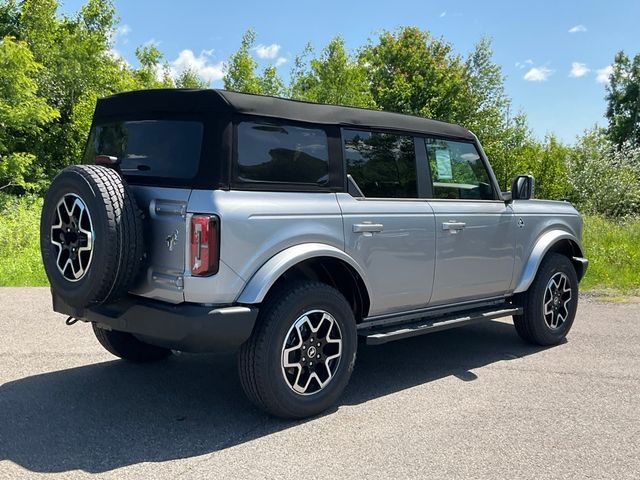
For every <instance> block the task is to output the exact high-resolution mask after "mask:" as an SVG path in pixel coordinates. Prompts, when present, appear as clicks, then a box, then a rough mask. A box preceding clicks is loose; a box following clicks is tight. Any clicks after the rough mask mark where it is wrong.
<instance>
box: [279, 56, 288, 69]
mask: <svg viewBox="0 0 640 480" xmlns="http://www.w3.org/2000/svg"><path fill="white" fill-rule="evenodd" d="M285 63H287V59H286V58H284V57H278V59H277V60H276V68H278V67H280V66H282V65H284V64H285Z"/></svg>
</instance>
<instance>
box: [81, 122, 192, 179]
mask: <svg viewBox="0 0 640 480" xmlns="http://www.w3.org/2000/svg"><path fill="white" fill-rule="evenodd" d="M202 130H203V128H202V124H201V123H200V122H193V121H174V120H140V121H126V122H115V123H107V124H104V125H98V126H95V127H93V129H92V130H91V134H90V136H89V142H88V144H87V148H86V150H85V163H94V161H95V158H96V156H97V155H110V156H113V157H117V158H118V159H119V160H120V170H121V171H122V173H123V174H125V175H148V176H153V177H167V178H191V177H194V176H195V174H196V172H197V171H198V166H199V163H200V149H201V147H202Z"/></svg>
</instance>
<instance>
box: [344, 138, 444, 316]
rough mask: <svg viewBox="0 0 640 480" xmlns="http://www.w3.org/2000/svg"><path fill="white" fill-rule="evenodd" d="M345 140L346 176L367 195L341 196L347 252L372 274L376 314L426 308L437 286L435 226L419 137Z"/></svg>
mask: <svg viewBox="0 0 640 480" xmlns="http://www.w3.org/2000/svg"><path fill="white" fill-rule="evenodd" d="M342 141H343V152H344V158H345V163H346V173H347V174H349V175H351V176H352V177H353V179H354V180H355V182H356V184H357V185H358V187H359V188H360V190H361V191H362V193H363V194H364V196H363V197H361V196H358V195H357V194H356V196H353V195H351V194H349V193H338V194H337V197H338V203H339V205H340V208H341V210H342V215H343V219H344V235H345V250H346V252H347V253H348V254H349V255H351V256H352V257H353V258H354V259H355V260H356V261H357V262H358V263H359V264H360V265H361V266H362V267H363V268H364V269H365V270H366V274H367V278H368V280H369V283H370V285H371V288H372V292H371V308H370V315H381V314H386V313H393V312H398V311H406V310H411V309H414V308H420V307H423V306H425V305H426V304H427V303H428V301H429V297H430V295H431V289H432V285H433V270H434V253H435V224H434V215H433V211H432V210H431V207H430V206H429V203H428V202H427V201H426V200H424V199H420V198H418V197H419V192H418V182H417V173H416V152H415V145H414V139H413V137H412V136H409V135H398V134H391V133H381V132H370V131H356V130H343V132H342ZM352 193H353V192H352Z"/></svg>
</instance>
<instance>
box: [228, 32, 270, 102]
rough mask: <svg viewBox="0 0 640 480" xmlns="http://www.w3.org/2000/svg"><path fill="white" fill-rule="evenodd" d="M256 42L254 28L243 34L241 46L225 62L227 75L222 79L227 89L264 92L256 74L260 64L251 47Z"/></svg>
mask: <svg viewBox="0 0 640 480" xmlns="http://www.w3.org/2000/svg"><path fill="white" fill-rule="evenodd" d="M255 42H256V34H255V32H254V31H253V30H252V29H249V30H247V31H246V32H245V33H244V35H242V40H241V41H240V48H238V50H237V51H236V52H235V53H234V54H232V55H231V56H230V57H229V60H228V62H227V63H226V64H225V75H224V78H223V79H222V81H223V83H224V88H225V89H227V90H233V91H236V92H244V93H262V86H261V84H260V78H259V76H258V75H257V74H256V68H257V67H258V64H257V63H256V61H255V60H254V58H253V56H252V55H251V48H252V47H253V45H254V44H255Z"/></svg>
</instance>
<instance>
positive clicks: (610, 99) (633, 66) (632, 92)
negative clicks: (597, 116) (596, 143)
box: [606, 51, 640, 146]
mask: <svg viewBox="0 0 640 480" xmlns="http://www.w3.org/2000/svg"><path fill="white" fill-rule="evenodd" d="M609 81H610V82H609V85H608V86H607V97H606V99H607V118H608V119H609V136H610V138H611V140H612V141H613V142H614V143H615V144H616V145H618V146H622V145H623V144H624V143H630V144H631V145H635V146H640V53H639V54H637V55H636V56H635V57H634V58H633V60H631V59H630V58H629V57H628V56H627V55H626V54H625V53H624V52H622V51H621V52H618V53H617V54H616V56H615V59H614V61H613V72H612V73H611V76H610V77H609Z"/></svg>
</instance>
